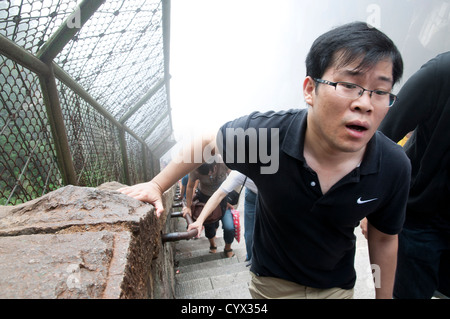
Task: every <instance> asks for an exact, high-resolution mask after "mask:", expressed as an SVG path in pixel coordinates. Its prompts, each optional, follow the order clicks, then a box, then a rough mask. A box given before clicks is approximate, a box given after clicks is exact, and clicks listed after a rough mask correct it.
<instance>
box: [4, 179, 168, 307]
mask: <svg viewBox="0 0 450 319" xmlns="http://www.w3.org/2000/svg"><path fill="white" fill-rule="evenodd" d="M121 186H122V185H120V184H118V183H108V184H105V185H102V186H100V187H99V188H86V187H75V186H66V187H63V188H60V189H58V190H56V191H54V192H52V193H49V194H47V195H45V196H43V197H41V198H38V199H35V200H33V201H30V202H28V203H25V204H21V205H18V206H6V207H5V206H2V207H0V298H108V299H116V298H168V299H170V298H173V297H174V274H173V244H171V243H166V244H163V243H162V242H161V234H162V233H168V232H171V231H172V228H173V226H172V222H171V219H170V218H167V216H170V213H171V207H172V203H173V196H174V193H175V188H172V189H171V190H169V191H168V192H166V193H165V194H164V207H166V212H165V213H164V214H163V215H162V216H161V217H160V218H157V217H156V216H155V214H154V208H153V206H152V205H149V204H146V203H143V202H140V201H137V200H135V199H132V198H130V197H128V196H126V195H123V194H120V193H118V192H116V191H114V190H115V189H118V188H119V187H121Z"/></svg>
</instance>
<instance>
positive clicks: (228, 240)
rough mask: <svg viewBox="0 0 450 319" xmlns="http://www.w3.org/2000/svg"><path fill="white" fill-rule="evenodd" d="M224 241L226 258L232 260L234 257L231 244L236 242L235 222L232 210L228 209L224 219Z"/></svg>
mask: <svg viewBox="0 0 450 319" xmlns="http://www.w3.org/2000/svg"><path fill="white" fill-rule="evenodd" d="M222 228H223V239H224V241H225V249H224V252H225V256H226V257H228V258H230V257H233V256H234V253H233V249H231V244H232V243H233V240H234V232H235V230H234V221H233V214H232V213H231V210H229V209H227V210H226V211H225V214H224V215H223V217H222Z"/></svg>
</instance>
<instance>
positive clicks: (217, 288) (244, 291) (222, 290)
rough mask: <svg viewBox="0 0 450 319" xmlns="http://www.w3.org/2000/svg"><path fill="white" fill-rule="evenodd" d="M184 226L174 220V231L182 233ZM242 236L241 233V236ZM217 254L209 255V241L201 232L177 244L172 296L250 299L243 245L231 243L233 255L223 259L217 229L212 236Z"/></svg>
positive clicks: (184, 223)
mask: <svg viewBox="0 0 450 319" xmlns="http://www.w3.org/2000/svg"><path fill="white" fill-rule="evenodd" d="M186 228H187V224H186V221H185V220H184V219H182V218H179V219H178V220H177V225H176V229H177V230H176V231H179V232H184V231H186ZM241 236H242V234H241ZM215 242H216V246H217V253H215V254H211V253H209V241H208V239H207V238H205V237H204V232H202V234H201V237H200V238H198V239H191V240H188V241H180V242H178V243H176V246H175V252H176V255H175V273H176V274H175V281H176V285H175V296H176V298H178V299H250V298H251V296H250V293H249V291H248V283H249V281H250V272H249V268H248V267H246V265H247V262H246V261H245V259H246V255H247V252H246V249H245V242H244V239H243V238H242V240H241V242H240V243H238V242H237V241H234V242H233V244H232V248H233V252H234V254H235V255H234V256H233V257H232V258H226V257H225V254H224V252H223V249H224V246H225V242H224V240H223V231H222V227H221V226H220V227H219V229H218V230H217V235H216V240H215Z"/></svg>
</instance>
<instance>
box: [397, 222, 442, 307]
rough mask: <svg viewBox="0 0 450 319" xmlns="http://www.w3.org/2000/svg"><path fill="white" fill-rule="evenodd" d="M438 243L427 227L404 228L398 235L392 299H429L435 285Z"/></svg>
mask: <svg viewBox="0 0 450 319" xmlns="http://www.w3.org/2000/svg"><path fill="white" fill-rule="evenodd" d="M441 253H442V243H441V242H440V240H439V236H438V232H437V231H436V230H434V229H433V228H431V227H429V228H426V229H417V228H414V229H413V228H410V227H406V226H405V227H404V228H403V231H402V232H401V233H400V235H399V248H398V261H397V272H396V276H395V285H394V298H397V299H430V298H431V297H432V296H433V294H434V292H435V291H436V290H437V288H438V284H439V279H438V278H439V263H440V257H441Z"/></svg>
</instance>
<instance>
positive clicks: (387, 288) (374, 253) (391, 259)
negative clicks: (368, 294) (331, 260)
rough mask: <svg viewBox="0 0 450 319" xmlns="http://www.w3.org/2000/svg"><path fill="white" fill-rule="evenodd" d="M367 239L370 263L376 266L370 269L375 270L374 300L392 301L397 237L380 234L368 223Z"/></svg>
mask: <svg viewBox="0 0 450 319" xmlns="http://www.w3.org/2000/svg"><path fill="white" fill-rule="evenodd" d="M367 239H368V244H369V257H370V263H371V264H372V265H376V266H377V267H375V268H374V267H372V268H374V269H375V273H374V278H375V281H376V282H375V294H376V298H377V299H392V296H393V290H394V280H395V271H396V268H397V250H398V235H388V234H385V233H382V232H380V231H379V230H378V229H376V228H375V227H374V226H372V225H371V224H370V222H369V223H367ZM377 272H379V273H377ZM377 281H379V282H377Z"/></svg>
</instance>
